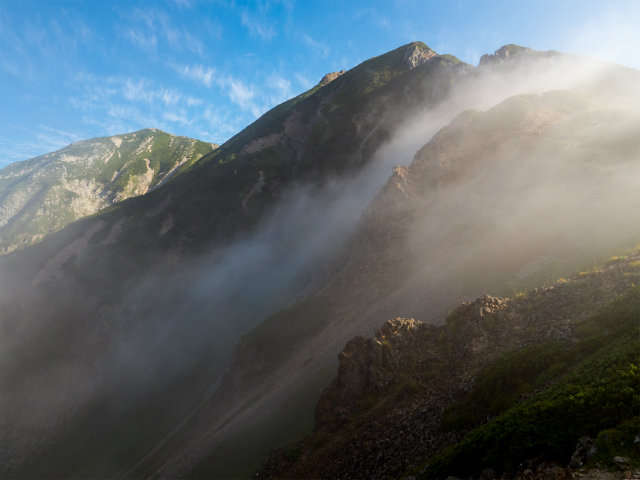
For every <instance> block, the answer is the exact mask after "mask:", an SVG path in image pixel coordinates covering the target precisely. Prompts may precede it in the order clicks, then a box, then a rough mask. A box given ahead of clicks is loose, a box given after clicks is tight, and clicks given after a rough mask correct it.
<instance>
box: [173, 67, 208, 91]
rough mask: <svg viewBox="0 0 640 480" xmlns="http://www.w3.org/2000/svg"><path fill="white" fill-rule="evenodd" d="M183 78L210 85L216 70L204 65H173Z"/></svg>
mask: <svg viewBox="0 0 640 480" xmlns="http://www.w3.org/2000/svg"><path fill="white" fill-rule="evenodd" d="M172 67H173V69H174V70H176V71H177V72H178V73H179V74H180V75H181V76H182V77H183V78H186V79H189V80H194V81H196V82H199V83H202V84H203V85H205V86H207V87H210V86H211V83H212V82H213V76H214V75H215V73H216V71H215V69H213V68H212V67H205V66H204V65H184V66H178V65H172Z"/></svg>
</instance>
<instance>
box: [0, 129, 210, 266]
mask: <svg viewBox="0 0 640 480" xmlns="http://www.w3.org/2000/svg"><path fill="white" fill-rule="evenodd" d="M216 147H217V145H214V144H210V143H205V142H201V141H199V140H195V139H190V138H186V137H177V136H175V135H171V134H168V133H165V132H161V131H159V130H157V129H149V130H141V131H139V132H134V133H129V134H123V135H114V136H112V137H106V138H94V139H92V140H84V141H81V142H76V143H74V144H72V145H69V146H67V147H65V148H63V149H61V150H58V151H56V152H52V153H48V154H46V155H42V156H40V157H37V158H32V159H30V160H25V161H24V162H18V163H14V164H12V165H9V166H8V167H5V168H3V169H2V170H0V252H1V253H7V252H11V251H13V250H15V249H16V248H19V247H24V246H26V245H30V244H32V243H34V242H36V241H39V240H41V239H42V238H43V237H44V236H46V235H47V234H49V233H52V232H55V231H58V230H60V229H61V228H63V227H64V226H66V225H68V224H69V223H71V222H73V221H75V220H78V219H79V218H82V217H86V216H88V215H92V214H94V213H96V212H98V211H99V210H102V209H103V208H106V207H109V206H112V205H115V204H116V203H118V202H121V201H123V200H126V199H127V198H130V197H134V196H137V195H143V194H145V193H146V192H147V191H149V190H150V189H153V188H156V187H158V186H160V185H162V184H163V183H164V182H166V181H167V180H169V179H170V178H172V177H173V176H174V174H175V173H176V171H177V170H178V169H179V168H180V167H183V166H187V165H190V164H193V163H194V162H196V161H197V160H199V159H200V158H201V157H202V156H203V155H206V154H207V153H209V152H211V151H212V150H214V149H215V148H216Z"/></svg>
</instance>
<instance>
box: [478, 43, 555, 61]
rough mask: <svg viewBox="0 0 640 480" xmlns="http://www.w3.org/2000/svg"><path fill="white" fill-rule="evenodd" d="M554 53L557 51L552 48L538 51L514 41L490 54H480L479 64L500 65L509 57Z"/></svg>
mask: <svg viewBox="0 0 640 480" xmlns="http://www.w3.org/2000/svg"><path fill="white" fill-rule="evenodd" d="M554 54H557V52H555V51H553V50H549V51H540V50H534V49H532V48H529V47H523V46H521V45H516V44H515V43H510V44H508V45H503V46H502V47H500V48H499V49H498V50H496V51H495V52H493V54H492V55H490V54H488V53H487V54H485V55H482V57H480V65H481V66H482V65H502V64H504V63H505V62H508V61H509V60H511V59H516V58H517V59H522V58H531V57H540V56H549V55H554Z"/></svg>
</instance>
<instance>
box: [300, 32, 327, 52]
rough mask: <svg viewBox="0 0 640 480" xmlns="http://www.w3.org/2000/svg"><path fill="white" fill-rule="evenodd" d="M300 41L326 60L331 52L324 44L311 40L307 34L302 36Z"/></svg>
mask: <svg viewBox="0 0 640 480" xmlns="http://www.w3.org/2000/svg"><path fill="white" fill-rule="evenodd" d="M302 41H303V42H304V44H305V45H306V46H308V47H309V48H311V49H312V50H315V51H316V52H317V53H318V54H319V55H320V56H321V57H322V58H327V57H328V56H329V52H330V51H331V49H330V48H329V47H328V46H327V45H325V44H324V43H322V42H319V41H318V40H315V39H314V38H312V37H311V36H310V35H309V34H307V33H305V34H303V35H302Z"/></svg>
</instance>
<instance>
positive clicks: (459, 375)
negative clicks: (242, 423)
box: [259, 251, 640, 478]
mask: <svg viewBox="0 0 640 480" xmlns="http://www.w3.org/2000/svg"><path fill="white" fill-rule="evenodd" d="M639 275H640V256H639V252H638V251H636V252H635V253H633V254H631V255H629V256H627V257H624V258H620V257H616V258H612V259H611V260H610V261H609V262H608V263H607V265H605V266H602V267H598V268H596V269H594V270H593V271H590V272H582V273H581V274H580V275H576V276H573V277H571V278H565V279H562V280H561V281H560V282H558V283H557V284H555V285H552V286H549V287H543V288H536V289H534V290H532V291H530V292H528V293H526V294H522V295H519V296H517V297H515V298H496V297H491V296H483V297H480V298H478V299H476V300H474V301H473V302H470V303H464V304H462V305H460V306H458V307H457V308H455V309H454V310H453V311H452V312H451V313H450V314H449V315H448V316H447V318H446V321H445V323H444V325H440V326H434V325H433V324H429V323H423V322H420V321H417V320H414V319H406V318H395V319H393V320H388V321H387V322H386V323H385V324H384V326H382V328H380V329H379V330H378V331H377V332H376V334H375V337H374V338H368V339H365V338H363V337H356V338H354V339H352V340H350V341H349V343H347V345H346V347H345V348H344V350H343V351H342V352H341V353H340V354H339V356H338V359H339V362H340V368H339V373H338V376H337V377H336V378H335V379H334V380H333V381H332V383H331V385H330V386H329V387H328V388H327V389H326V390H325V391H324V392H323V394H322V397H321V399H320V402H319V404H318V408H317V410H316V414H315V418H316V425H315V428H314V430H313V432H312V433H311V434H310V435H309V436H307V437H306V438H304V440H303V441H301V442H299V443H298V444H297V445H294V446H293V447H291V449H290V450H288V451H284V450H280V451H278V452H277V453H276V454H274V455H273V456H272V457H271V458H270V460H269V461H268V462H267V463H266V464H265V466H264V467H263V470H262V471H261V472H260V474H259V477H260V478H362V477H363V476H364V477H366V478H401V477H402V478H405V477H407V476H413V477H414V478H447V477H450V476H456V477H458V478H465V477H469V476H472V477H473V478H481V475H482V476H483V478H484V477H486V476H487V475H489V476H491V478H500V476H501V475H502V474H503V473H505V474H506V475H508V476H509V478H513V477H514V476H517V478H527V477H526V475H527V474H526V473H525V470H526V469H529V471H530V473H529V478H533V472H535V471H537V472H538V475H539V477H536V478H549V477H548V476H547V477H545V476H544V474H546V475H549V474H551V473H552V472H553V470H554V469H555V472H556V476H557V475H560V474H562V475H566V476H567V478H570V475H571V471H567V470H565V469H566V468H567V466H569V465H568V464H570V463H571V465H570V467H571V468H572V469H576V470H577V467H581V466H582V465H583V463H586V461H587V460H590V463H591V465H593V466H594V465H596V464H597V462H599V463H600V464H601V465H602V466H608V467H610V468H611V467H614V468H615V467H616V466H617V465H616V462H615V461H614V460H613V458H614V457H618V458H620V457H626V460H621V461H618V463H619V464H621V465H622V466H623V467H626V469H627V470H630V469H631V468H632V467H634V466H635V467H638V466H639V465H640V451H638V449H637V436H636V435H637V431H638V428H639V427H640V423H639V419H638V416H637V414H638V412H639V411H640V396H638V390H637V388H638V382H639V381H640V375H639V373H638V362H639V361H640V331H639V328H640V290H639V287H638V286H637V285H636V284H635V282H636V281H637V279H638V276H639ZM613 438H615V439H616V440H613ZM634 438H635V444H634ZM580 444H582V445H587V450H589V449H592V451H591V452H590V453H588V454H587V457H589V458H586V457H585V456H584V454H585V452H583V453H582V455H583V456H580V453H579V450H578V454H574V455H573V458H572V453H574V451H576V446H577V445H580ZM628 455H630V456H631V458H629V457H628ZM570 460H571V462H570ZM552 462H556V463H555V465H554V464H552ZM541 472H542V475H541ZM486 478H489V477H486ZM556 478H558V477H556Z"/></svg>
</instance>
